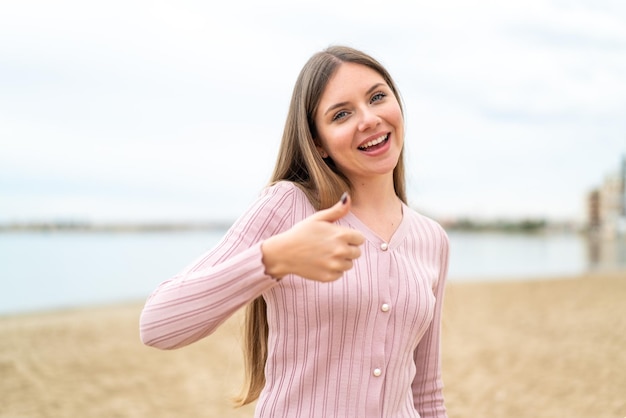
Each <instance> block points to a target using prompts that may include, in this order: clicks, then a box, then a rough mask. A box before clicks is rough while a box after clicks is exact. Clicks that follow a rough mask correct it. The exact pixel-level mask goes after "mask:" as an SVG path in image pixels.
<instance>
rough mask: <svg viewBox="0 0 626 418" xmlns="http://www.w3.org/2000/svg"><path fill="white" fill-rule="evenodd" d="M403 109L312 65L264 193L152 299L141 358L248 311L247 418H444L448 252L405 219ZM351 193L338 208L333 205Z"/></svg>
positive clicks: (332, 60) (338, 70)
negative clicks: (250, 411)
mask: <svg viewBox="0 0 626 418" xmlns="http://www.w3.org/2000/svg"><path fill="white" fill-rule="evenodd" d="M403 142H404V119H403V110H402V107H401V104H400V96H399V93H398V91H397V89H396V86H395V84H394V83H393V81H392V79H391V77H390V76H389V74H388V73H387V71H386V70H385V69H384V68H383V67H382V66H381V65H380V64H379V63H378V62H377V61H375V60H374V59H373V58H371V57H369V56H367V55H366V54H364V53H362V52H360V51H357V50H354V49H351V48H347V47H331V48H328V49H327V50H325V51H322V52H319V53H317V54H315V55H313V56H312V57H311V58H310V59H309V61H308V62H307V63H306V64H305V66H304V67H303V69H302V71H301V73H300V75H299V77H298V80H297V81H296V85H295V88H294V92H293V96H292V100H291V104H290V108H289V113H288V117H287V122H286V125H285V130H284V133H283V139H282V143H281V147H280V151H279V155H278V160H277V163H276V167H275V170H274V173H273V175H272V179H271V183H270V185H269V186H268V187H267V188H266V189H265V190H264V191H263V193H262V194H261V195H260V197H259V198H258V199H257V201H256V202H255V203H254V204H253V205H252V206H251V207H250V208H249V209H248V211H247V212H246V213H245V214H244V215H243V216H242V217H241V218H240V219H239V220H237V221H236V222H235V224H234V225H233V226H232V228H231V229H230V230H229V231H228V233H227V234H226V236H225V237H224V238H223V239H222V241H221V242H220V243H219V244H218V245H217V246H216V247H215V248H214V249H212V250H211V251H209V252H208V253H206V254H204V255H203V256H202V257H200V258H199V259H198V260H197V261H196V262H194V263H192V264H191V265H190V266H189V267H187V268H186V269H185V270H184V271H182V272H181V273H180V274H178V275H177V276H175V277H174V278H172V279H170V280H168V281H165V282H164V283H162V284H161V285H160V286H159V287H158V288H157V289H156V290H155V291H154V293H153V294H152V295H151V296H150V298H149V299H148V301H147V303H146V306H145V307H144V310H143V312H142V316H141V337H142V340H143V342H144V343H145V344H148V345H151V346H154V347H158V348H162V349H170V348H177V347H182V346H184V345H187V344H190V343H192V342H194V341H197V340H199V339H201V338H203V337H206V336H207V335H209V334H211V333H212V332H213V331H214V330H215V329H216V328H217V327H218V326H219V325H220V324H221V323H222V322H224V321H225V320H226V319H227V318H228V317H229V316H230V315H232V314H233V313H235V312H236V311H237V310H238V309H239V308H241V307H243V306H246V305H248V307H247V311H246V316H247V320H246V321H247V322H246V328H247V329H246V343H245V345H246V347H245V360H246V372H247V376H246V378H247V382H246V387H245V390H244V394H243V396H242V398H241V404H246V403H249V402H252V401H254V400H256V399H257V398H258V402H257V406H256V412H255V416H257V417H274V418H276V417H324V418H328V417H422V418H423V417H439V418H440V417H446V410H445V406H444V402H443V395H442V386H443V385H442V380H441V372H440V353H439V352H440V348H439V340H440V327H441V304H442V298H443V293H444V282H445V277H446V272H447V263H448V240H447V237H446V235H445V233H444V231H443V229H442V228H441V227H440V226H439V225H438V224H437V223H435V222H434V221H432V220H430V219H428V218H426V217H424V216H422V215H420V214H418V213H416V212H415V211H414V210H412V209H410V208H409V207H408V206H407V204H406V196H405V181H404V162H403V151H402V150H403ZM346 191H347V192H348V193H345V192H346Z"/></svg>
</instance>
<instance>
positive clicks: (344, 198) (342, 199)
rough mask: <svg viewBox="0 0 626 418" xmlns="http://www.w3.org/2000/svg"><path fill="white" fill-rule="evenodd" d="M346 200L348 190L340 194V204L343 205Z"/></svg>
mask: <svg viewBox="0 0 626 418" xmlns="http://www.w3.org/2000/svg"><path fill="white" fill-rule="evenodd" d="M347 201H348V192H343V194H342V195H341V204H342V205H345V204H346V202H347Z"/></svg>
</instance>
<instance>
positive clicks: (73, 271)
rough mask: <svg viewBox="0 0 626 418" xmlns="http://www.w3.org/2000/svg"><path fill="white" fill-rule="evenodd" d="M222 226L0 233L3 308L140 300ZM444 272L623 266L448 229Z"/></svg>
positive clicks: (604, 255) (561, 245) (544, 245)
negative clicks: (213, 228)
mask: <svg viewBox="0 0 626 418" xmlns="http://www.w3.org/2000/svg"><path fill="white" fill-rule="evenodd" d="M223 233H224V231H199V232H167V233H156V232H153V233H61V232H55V233H8V234H7V233H5V234H0V283H1V287H0V289H1V291H0V314H7V313H19V312H29V311H38V310H47V309H57V308H66V307H79V306H84V305H93V304H106V303H114V302H121V301H131V300H132V301H135V300H143V299H145V298H146V297H147V296H148V294H149V293H150V292H151V291H152V290H153V289H154V288H155V287H156V286H157V285H158V283H160V282H161V281H163V280H165V279H167V278H169V277H171V276H172V275H173V274H175V273H177V272H178V271H180V270H181V269H182V268H183V267H185V266H186V265H187V264H188V263H189V262H191V261H193V260H194V259H195V258H196V256H198V255H200V254H201V253H202V252H204V251H205V250H207V249H209V248H211V247H212V246H213V245H214V244H216V243H217V241H218V240H219V239H220V237H221V236H222V235H223ZM449 237H450V243H451V259H450V271H449V280H450V281H451V282H454V281H468V280H508V279H521V278H523V279H533V278H537V277H541V278H545V277H550V276H558V275H569V274H578V273H583V272H586V271H589V270H591V269H596V268H604V267H606V268H617V267H625V266H626V251H625V250H624V247H625V246H621V247H615V248H613V249H611V248H609V249H608V250H607V249H606V248H602V247H598V248H596V247H593V246H590V245H589V243H588V242H587V240H586V239H584V238H583V237H581V236H578V235H575V234H558V235H515V234H491V233H460V232H451V233H449Z"/></svg>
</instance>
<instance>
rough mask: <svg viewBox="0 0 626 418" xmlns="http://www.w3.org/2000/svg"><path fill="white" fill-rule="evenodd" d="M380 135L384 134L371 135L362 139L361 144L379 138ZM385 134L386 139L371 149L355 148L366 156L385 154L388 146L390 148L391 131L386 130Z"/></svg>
mask: <svg viewBox="0 0 626 418" xmlns="http://www.w3.org/2000/svg"><path fill="white" fill-rule="evenodd" d="M382 135H385V134H378V135H372V136H371V137H369V138H368V139H366V140H365V141H363V142H362V143H361V145H363V144H367V143H368V142H369V141H372V140H374V139H377V138H380V137H381V136H382ZM386 135H387V139H386V140H385V141H384V142H383V143H382V144H380V145H378V147H377V148H374V149H372V150H361V149H358V148H357V150H358V151H359V152H360V153H361V154H362V155H366V156H368V157H377V156H379V155H382V154H385V153H386V152H387V151H388V150H389V148H391V132H387V134H386ZM361 145H359V146H361Z"/></svg>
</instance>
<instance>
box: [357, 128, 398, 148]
mask: <svg viewBox="0 0 626 418" xmlns="http://www.w3.org/2000/svg"><path fill="white" fill-rule="evenodd" d="M384 135H387V142H389V137H390V136H391V132H379V133H376V134H374V135H371V136H369V137H367V138H365V139H364V140H363V141H361V143H360V144H359V145H357V148H360V147H362V146H363V145H365V144H367V143H368V142H370V141H373V140H375V139H378V138H380V137H381V136H384ZM359 151H360V150H359Z"/></svg>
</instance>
